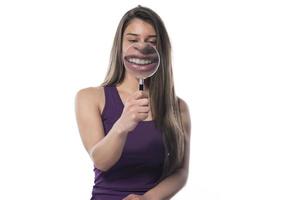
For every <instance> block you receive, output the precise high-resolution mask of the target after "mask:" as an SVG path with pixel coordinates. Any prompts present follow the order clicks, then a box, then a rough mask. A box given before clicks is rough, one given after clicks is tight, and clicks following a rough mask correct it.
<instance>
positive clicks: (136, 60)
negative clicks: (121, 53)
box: [129, 58, 151, 65]
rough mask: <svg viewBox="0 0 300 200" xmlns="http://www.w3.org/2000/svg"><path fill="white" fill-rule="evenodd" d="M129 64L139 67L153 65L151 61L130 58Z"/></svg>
mask: <svg viewBox="0 0 300 200" xmlns="http://www.w3.org/2000/svg"><path fill="white" fill-rule="evenodd" d="M129 62H132V63H135V64H138V65H145V64H149V63H151V60H149V59H139V58H129Z"/></svg>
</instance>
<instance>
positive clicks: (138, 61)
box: [125, 55, 158, 66]
mask: <svg viewBox="0 0 300 200" xmlns="http://www.w3.org/2000/svg"><path fill="white" fill-rule="evenodd" d="M125 60H126V61H128V62H129V63H132V64H135V65H140V66H144V65H149V64H152V63H157V62H158V58H157V56H145V57H141V56H136V55H130V56H125Z"/></svg>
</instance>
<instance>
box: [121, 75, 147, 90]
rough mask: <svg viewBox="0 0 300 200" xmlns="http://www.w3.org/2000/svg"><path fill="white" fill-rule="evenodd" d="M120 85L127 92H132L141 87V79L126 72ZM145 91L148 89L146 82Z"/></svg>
mask: <svg viewBox="0 0 300 200" xmlns="http://www.w3.org/2000/svg"><path fill="white" fill-rule="evenodd" d="M118 86H119V87H120V88H121V89H122V90H123V91H125V92H126V93H129V94H132V93H134V92H136V91H137V90H138V89H139V79H138V78H136V77H135V76H133V75H131V74H129V73H127V72H125V77H124V80H123V81H122V83H119V84H118ZM144 91H146V92H147V91H148V88H147V86H146V84H144Z"/></svg>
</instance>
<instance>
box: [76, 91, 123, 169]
mask: <svg viewBox="0 0 300 200" xmlns="http://www.w3.org/2000/svg"><path fill="white" fill-rule="evenodd" d="M103 98H104V91H103V88H102V87H101V88H100V89H97V88H93V87H90V88H85V89H81V90H79V91H78V92H77V94H76V97H75V112H76V120H77V124H78V128H79V132H80V136H81V139H82V142H83V145H84V147H85V149H86V150H87V152H88V153H89V155H90V157H91V159H92V161H93V162H94V165H95V167H97V168H98V169H100V170H102V171H107V170H108V169H110V168H111V167H112V166H113V165H114V164H115V163H116V162H117V161H118V160H119V158H120V156H121V154H122V151H123V147H124V145H125V142H126V138H127V133H125V132H124V131H122V130H120V129H119V128H118V127H117V126H115V124H116V123H115V124H114V126H113V127H112V128H111V129H110V131H109V133H108V134H107V135H106V136H105V137H104V129H103V124H102V120H101V115H100V110H99V106H98V102H99V101H100V99H102V100H103ZM104 101H105V100H104ZM102 102H103V101H102Z"/></svg>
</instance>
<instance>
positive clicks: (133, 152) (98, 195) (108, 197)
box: [91, 85, 165, 200]
mask: <svg viewBox="0 0 300 200" xmlns="http://www.w3.org/2000/svg"><path fill="white" fill-rule="evenodd" d="M104 91H105V107H104V110H103V113H102V116H101V117H102V122H103V126H104V131H105V135H106V134H107V133H108V132H109V130H110V129H111V127H112V126H113V124H114V123H115V121H116V120H117V119H119V117H120V116H121V114H122V111H123V107H124V105H123V103H122V100H121V98H120V95H119V93H118V90H117V88H116V87H115V86H114V85H110V86H104ZM164 151H165V150H164V146H163V141H162V134H161V131H160V130H159V129H157V128H156V127H155V124H154V121H141V122H140V123H139V124H138V125H137V126H136V128H135V129H134V130H133V131H131V132H129V133H128V136H127V140H126V143H125V146H124V148H123V152H122V155H121V157H120V159H119V160H118V162H117V163H116V164H115V165H114V166H113V167H111V168H110V169H109V170H108V171H106V172H102V171H101V170H99V169H97V168H96V167H95V166H94V172H95V179H94V185H93V190H92V197H91V200H120V199H122V198H124V197H126V196H127V195H129V194H132V193H133V194H139V195H142V194H144V193H145V192H147V191H148V190H150V189H151V188H153V187H154V186H155V185H156V184H157V183H158V182H157V181H158V179H159V177H160V175H161V173H162V169H163V160H164Z"/></svg>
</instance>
